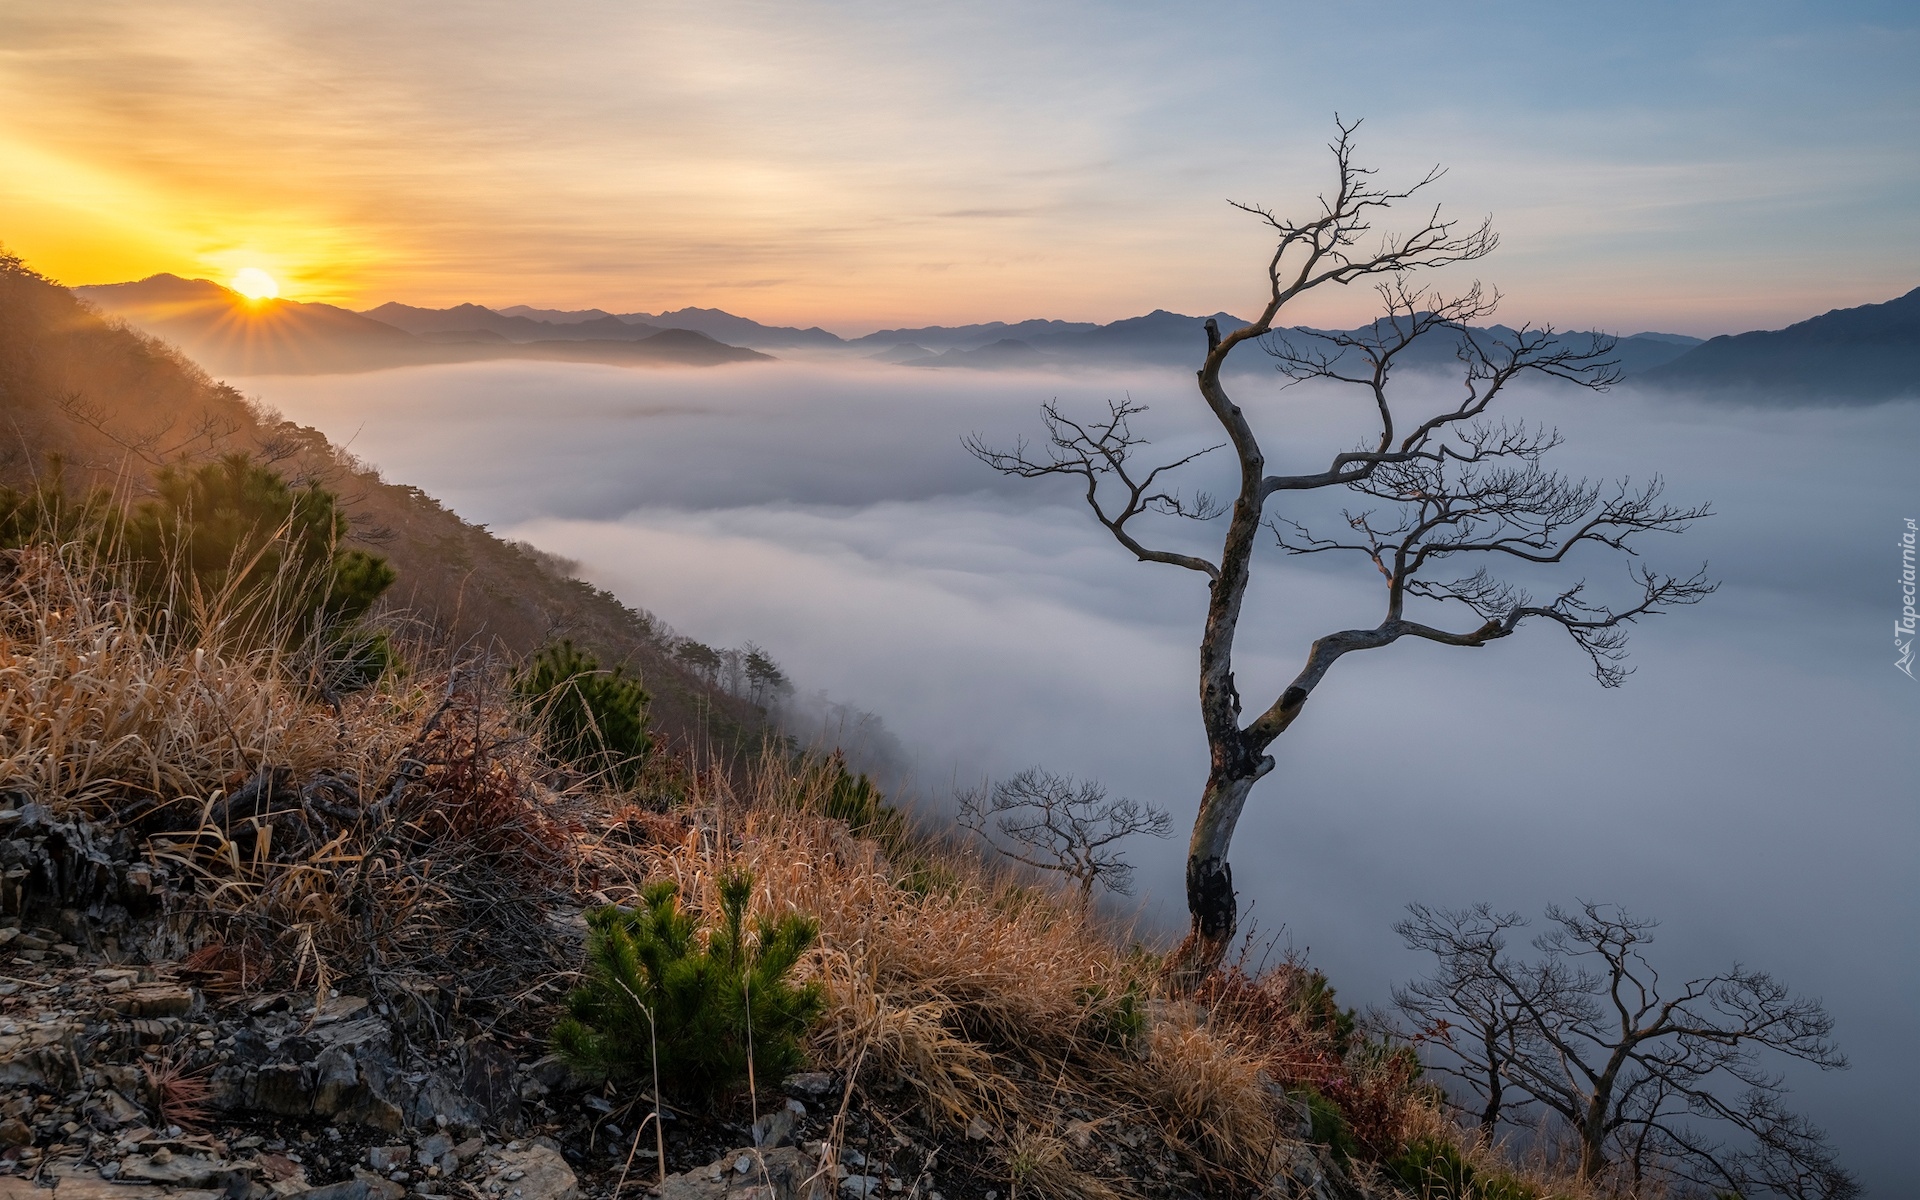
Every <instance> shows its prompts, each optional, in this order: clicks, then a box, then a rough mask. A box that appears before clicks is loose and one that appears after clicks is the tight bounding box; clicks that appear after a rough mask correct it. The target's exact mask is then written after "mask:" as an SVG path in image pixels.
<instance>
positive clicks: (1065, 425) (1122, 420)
mask: <svg viewBox="0 0 1920 1200" xmlns="http://www.w3.org/2000/svg"><path fill="white" fill-rule="evenodd" d="M1146 411H1147V407H1146V405H1144V404H1135V403H1134V402H1133V401H1132V400H1130V399H1129V400H1124V401H1114V400H1109V401H1108V402H1107V416H1106V419H1105V420H1102V421H1094V422H1089V423H1088V424H1084V425H1083V424H1081V423H1080V422H1077V421H1074V420H1072V419H1071V418H1069V417H1066V416H1064V415H1063V414H1062V413H1061V412H1060V409H1059V406H1058V404H1057V402H1055V401H1048V402H1047V403H1046V404H1044V405H1042V406H1041V413H1042V416H1043V418H1044V419H1045V421H1046V425H1047V451H1046V457H1044V458H1038V457H1034V456H1032V455H1031V454H1029V452H1028V448H1027V444H1026V443H1025V442H1024V441H1022V442H1016V443H1014V447H1013V449H1011V450H996V449H994V448H992V447H990V446H988V445H987V444H986V442H985V440H984V439H983V438H982V437H981V436H980V435H979V434H972V435H969V436H968V437H966V438H965V439H963V444H964V445H965V446H966V448H967V451H968V453H970V454H972V455H973V456H974V457H975V458H977V459H979V460H980V461H981V462H984V463H986V464H987V465H988V466H990V467H992V468H993V469H994V470H996V471H998V472H1000V473H1001V474H1002V475H1014V476H1018V477H1020V478H1022V479H1038V478H1041V477H1043V476H1047V475H1069V476H1077V477H1078V478H1080V479H1081V480H1083V481H1084V484H1085V488H1086V500H1087V506H1088V507H1089V508H1091V509H1092V510H1093V515H1094V517H1095V518H1096V519H1098V520H1099V522H1100V523H1101V524H1102V525H1104V526H1106V528H1107V530H1108V531H1109V532H1110V533H1112V534H1113V536H1114V537H1115V538H1116V539H1117V540H1118V541H1119V542H1120V544H1121V545H1123V546H1125V547H1126V548H1127V549H1128V550H1131V551H1132V552H1133V554H1134V556H1135V557H1136V558H1138V559H1140V560H1141V561H1142V562H1158V563H1167V564H1169V565H1171V566H1176V567H1185V568H1186V569H1188V570H1190V571H1198V572H1200V573H1201V574H1203V575H1207V576H1217V575H1218V574H1219V570H1218V568H1216V567H1215V566H1214V565H1213V564H1212V563H1210V562H1208V561H1207V560H1206V559H1204V558H1200V557H1197V556H1195V555H1191V554H1180V553H1176V552H1174V551H1170V550H1154V549H1149V548H1148V547H1146V546H1144V545H1142V544H1141V543H1140V542H1139V541H1137V540H1136V539H1135V538H1134V536H1133V534H1132V533H1131V532H1129V531H1128V529H1127V523H1128V522H1129V521H1131V520H1133V519H1134V518H1135V517H1137V516H1139V515H1140V514H1142V513H1146V512H1157V513H1164V514H1168V515H1171V516H1179V517H1189V518H1192V519H1194V520H1201V521H1206V520H1211V519H1213V518H1214V517H1217V516H1219V515H1220V513H1221V512H1222V511H1223V509H1222V507H1221V506H1220V504H1219V502H1218V501H1217V500H1215V499H1214V498H1213V497H1211V496H1208V495H1207V494H1206V493H1204V492H1202V493H1200V494H1199V495H1197V496H1196V497H1195V498H1194V499H1192V500H1188V501H1182V500H1181V498H1180V494H1179V493H1178V492H1177V491H1168V490H1165V489H1164V488H1161V487H1158V486H1157V485H1158V481H1159V479H1160V477H1161V476H1162V475H1164V474H1167V473H1169V472H1171V471H1175V470H1178V469H1179V468H1181V467H1184V466H1186V465H1187V464H1188V463H1190V462H1192V461H1194V460H1195V459H1197V458H1199V457H1201V456H1202V455H1205V454H1211V453H1212V452H1213V451H1215V450H1218V449H1221V447H1220V446H1209V447H1207V448H1206V449H1205V450H1199V451H1195V452H1194V453H1192V454H1189V455H1187V456H1186V457H1184V458H1179V459H1175V460H1174V461H1172V462H1169V463H1166V464H1164V465H1162V466H1158V467H1154V468H1153V469H1151V470H1149V471H1148V472H1147V473H1146V474H1145V475H1142V476H1139V477H1138V478H1136V477H1135V473H1134V470H1133V469H1132V468H1131V466H1130V463H1129V460H1130V459H1131V458H1132V457H1133V452H1134V449H1135V448H1136V447H1139V446H1144V445H1146V444H1147V440H1146V439H1145V438H1142V437H1137V436H1135V435H1134V433H1133V430H1132V426H1131V424H1130V422H1131V419H1132V418H1133V417H1135V416H1137V415H1138V414H1140V413H1143V412H1146ZM1103 485H1105V486H1103ZM1113 485H1118V486H1117V487H1115V486H1113ZM1114 491H1118V492H1119V493H1120V499H1119V501H1118V502H1117V507H1116V506H1115V505H1114V503H1113V502H1110V501H1109V500H1108V499H1107V496H1108V495H1109V494H1110V493H1112V492H1114Z"/></svg>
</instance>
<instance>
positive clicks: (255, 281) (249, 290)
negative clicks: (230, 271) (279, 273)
mask: <svg viewBox="0 0 1920 1200" xmlns="http://www.w3.org/2000/svg"><path fill="white" fill-rule="evenodd" d="M233 290H234V291H236V292H239V293H240V294H241V295H242V296H245V297H246V298H247V299H249V300H271V299H273V298H274V297H275V296H278V295H279V294H280V285H279V284H278V283H275V282H274V279H273V276H271V275H269V274H267V273H266V272H265V271H262V270H261V269H260V268H259V267H242V268H240V272H239V274H237V275H235V276H234V277H233Z"/></svg>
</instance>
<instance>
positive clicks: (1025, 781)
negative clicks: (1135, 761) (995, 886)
mask: <svg viewBox="0 0 1920 1200" xmlns="http://www.w3.org/2000/svg"><path fill="white" fill-rule="evenodd" d="M958 822H959V824H960V827H961V828H962V829H969V830H972V831H973V832H974V833H975V834H978V835H979V836H980V837H981V838H982V839H983V840H985V841H986V842H987V844H988V845H990V846H992V847H993V848H994V849H995V850H997V851H999V852H1000V853H1001V854H1004V855H1006V856H1007V857H1008V858H1011V859H1013V860H1014V861H1015V862H1018V863H1025V864H1026V865H1027V866H1029V867H1035V868H1037V869H1039V870H1042V871H1054V872H1058V873H1059V874H1061V875H1065V876H1066V877H1067V878H1068V879H1070V880H1072V881H1073V883H1074V887H1075V889H1076V890H1077V891H1078V893H1079V896H1080V904H1081V907H1083V908H1084V907H1086V906H1087V905H1089V904H1091V903H1092V902H1093V889H1094V885H1095V884H1104V885H1105V886H1106V887H1107V888H1108V889H1109V890H1111V891H1114V892H1117V893H1119V894H1120V895H1122V896H1126V895H1131V894H1132V891H1133V866H1132V864H1130V863H1129V862H1127V860H1126V859H1124V858H1122V857H1121V856H1120V846H1119V843H1121V842H1122V841H1124V840H1125V839H1127V838H1129V837H1132V836H1134V835H1135V834H1145V835H1147V836H1149V837H1157V838H1163V837H1166V836H1168V835H1169V834H1170V833H1172V832H1173V820H1172V818H1171V817H1169V816H1168V815H1167V813H1166V812H1165V811H1164V810H1162V809H1158V808H1155V807H1154V806H1153V805H1151V804H1142V803H1141V802H1139V801H1137V800H1131V799H1128V798H1127V797H1125V796H1120V797H1116V798H1111V799H1110V798H1108V796H1107V789H1106V788H1105V787H1103V786H1102V785H1101V784H1099V783H1096V782H1095V781H1093V780H1091V779H1087V780H1081V781H1078V782H1076V781H1075V780H1073V779H1072V778H1070V777H1068V776H1065V775H1055V774H1054V773H1053V772H1051V771H1047V770H1043V769H1042V768H1040V767H1029V768H1027V769H1026V770H1024V771H1022V772H1020V773H1019V774H1018V775H1015V776H1014V777H1013V778H1012V779H1007V780H1003V781H1002V782H1000V783H997V784H994V785H993V786H992V787H991V788H982V789H979V790H977V791H970V792H963V793H961V795H960V814H959V817H958Z"/></svg>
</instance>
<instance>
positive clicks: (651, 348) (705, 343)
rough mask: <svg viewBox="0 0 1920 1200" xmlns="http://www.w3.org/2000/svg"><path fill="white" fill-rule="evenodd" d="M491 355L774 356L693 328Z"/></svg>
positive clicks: (699, 360)
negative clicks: (720, 340) (633, 339)
mask: <svg viewBox="0 0 1920 1200" xmlns="http://www.w3.org/2000/svg"><path fill="white" fill-rule="evenodd" d="M486 357H489V358H547V359H556V360H559V361H562V362H603V363H613V364H615V365H623V364H634V365H643V364H648V363H673V364H677V365H679V366H686V367H708V366H715V365H718V364H720V363H734V362H772V361H773V356H772V355H770V354H762V353H760V352H759V351H758V350H749V349H747V348H746V347H744V346H729V345H727V344H726V343H725V342H718V341H715V340H714V339H712V338H710V337H708V336H707V335H706V334H704V333H700V332H697V331H695V330H692V329H662V330H660V331H659V332H658V333H654V334H651V335H649V336H647V337H643V338H641V339H640V340H638V341H633V342H626V341H615V340H613V339H612V338H583V339H580V340H577V341H575V340H569V339H565V338H550V339H547V340H544V341H538V342H521V343H518V344H516V345H513V346H510V347H506V348H505V353H499V354H489V355H487V356H486Z"/></svg>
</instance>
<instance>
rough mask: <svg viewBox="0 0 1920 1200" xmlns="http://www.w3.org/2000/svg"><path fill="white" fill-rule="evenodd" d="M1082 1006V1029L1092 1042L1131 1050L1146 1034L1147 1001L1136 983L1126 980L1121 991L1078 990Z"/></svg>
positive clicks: (1107, 989) (1098, 987)
mask: <svg viewBox="0 0 1920 1200" xmlns="http://www.w3.org/2000/svg"><path fill="white" fill-rule="evenodd" d="M1080 998H1081V1001H1082V1003H1084V1004H1085V1005H1086V1018H1085V1021H1084V1023H1083V1025H1082V1028H1084V1029H1086V1030H1087V1031H1088V1032H1089V1033H1090V1034H1091V1035H1092V1037H1093V1040H1094V1041H1095V1042H1098V1043H1099V1044H1100V1045H1102V1046H1112V1047H1114V1048H1116V1049H1120V1050H1132V1049H1133V1048H1134V1047H1135V1046H1136V1045H1138V1044H1139V1042H1140V1038H1141V1036H1142V1035H1143V1034H1145V1033H1146V1031H1147V1000H1146V996H1145V995H1144V994H1143V993H1142V991H1141V989H1140V982H1139V981H1138V980H1129V981H1128V983H1127V986H1126V988H1125V990H1123V991H1120V992H1118V993H1115V992H1114V991H1113V990H1112V989H1111V988H1106V987H1102V986H1099V985H1097V984H1096V985H1094V986H1092V987H1087V988H1082V989H1081V990H1080Z"/></svg>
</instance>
